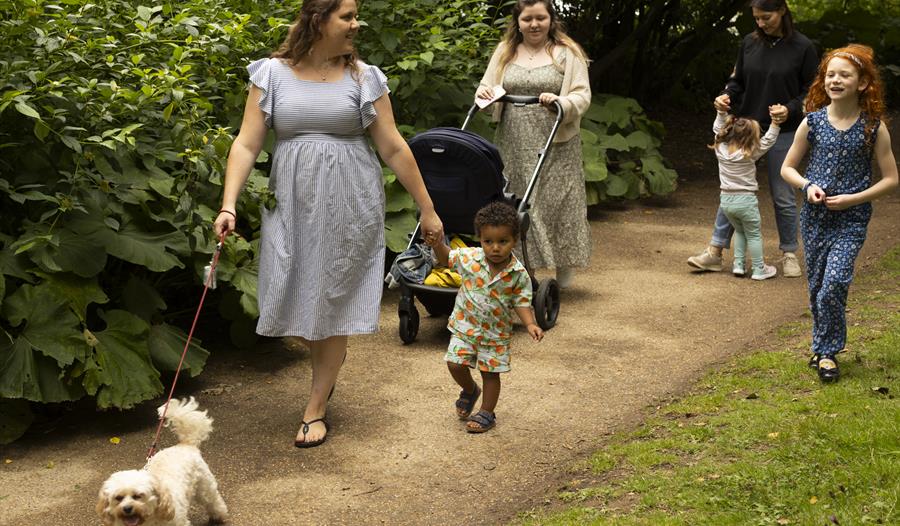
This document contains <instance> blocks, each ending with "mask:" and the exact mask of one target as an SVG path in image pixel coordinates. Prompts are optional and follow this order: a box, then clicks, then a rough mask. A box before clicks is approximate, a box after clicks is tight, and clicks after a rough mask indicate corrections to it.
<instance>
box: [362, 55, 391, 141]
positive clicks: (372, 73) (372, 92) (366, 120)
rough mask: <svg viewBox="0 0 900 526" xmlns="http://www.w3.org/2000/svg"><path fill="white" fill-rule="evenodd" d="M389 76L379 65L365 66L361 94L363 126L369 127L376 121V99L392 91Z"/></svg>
mask: <svg viewBox="0 0 900 526" xmlns="http://www.w3.org/2000/svg"><path fill="white" fill-rule="evenodd" d="M387 80H388V79H387V77H386V76H385V75H384V73H382V72H381V70H380V69H378V67H377V66H370V65H366V66H363V78H362V82H361V86H360V87H361V90H360V95H359V114H360V117H361V118H362V125H363V128H368V127H369V125H370V124H372V123H373V122H375V117H377V116H378V113H377V112H376V111H375V101H376V100H378V99H379V98H381V96H382V95H384V94H385V93H388V92H390V89H389V88H388V85H387Z"/></svg>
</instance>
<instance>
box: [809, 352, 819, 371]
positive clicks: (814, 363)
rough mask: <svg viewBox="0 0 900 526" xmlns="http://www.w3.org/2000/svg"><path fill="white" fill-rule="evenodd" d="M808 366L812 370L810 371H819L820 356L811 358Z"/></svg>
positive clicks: (816, 355) (814, 355) (815, 355)
mask: <svg viewBox="0 0 900 526" xmlns="http://www.w3.org/2000/svg"><path fill="white" fill-rule="evenodd" d="M808 365H809V368H810V369H818V368H819V355H818V354H813V355H812V356H811V357H810V358H809V364H808Z"/></svg>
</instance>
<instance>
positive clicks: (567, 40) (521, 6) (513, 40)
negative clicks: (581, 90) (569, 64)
mask: <svg viewBox="0 0 900 526" xmlns="http://www.w3.org/2000/svg"><path fill="white" fill-rule="evenodd" d="M535 4H543V5H544V7H545V8H547V13H549V14H550V31H549V32H548V33H547V54H549V55H550V58H551V59H552V60H553V65H554V66H556V68H557V69H562V68H561V66H560V65H559V64H557V63H556V57H554V56H553V53H552V51H553V46H565V47H567V48H569V49H570V50H572V52H573V53H575V56H577V57H578V58H581V59H583V60H585V61H587V60H588V57H587V53H585V52H584V49H582V48H581V46H579V45H578V43H577V42H575V41H574V40H572V37H570V36H569V35H567V34H566V29H565V25H564V24H563V23H562V21H561V20H560V19H559V15H557V14H556V8H555V7H553V2H551V1H550V0H519V1H518V2H516V5H515V6H513V10H512V14H511V15H510V19H509V24H508V25H507V26H506V33H505V34H504V35H503V39H502V40H501V42H502V43H503V44H505V47H504V49H503V54H501V55H500V63H499V64H500V72H501V75H502V72H503V70H504V69H505V68H506V66H507V65H509V63H510V62H512V59H513V57H515V56H516V48H518V47H519V44H521V43H522V41H523V40H524V39H523V38H522V33H521V32H519V16H520V15H521V14H522V11H524V10H525V8H526V7H531V6H533V5H535Z"/></svg>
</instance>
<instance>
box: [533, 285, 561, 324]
mask: <svg viewBox="0 0 900 526" xmlns="http://www.w3.org/2000/svg"><path fill="white" fill-rule="evenodd" d="M534 316H535V317H536V318H537V324H538V326H539V327H540V328H541V329H543V330H545V331H546V330H547V329H551V328H553V326H554V325H556V318H557V317H559V284H558V283H556V280H555V279H545V280H543V281H541V282H540V284H539V285H538V289H537V292H536V293H535V295H534Z"/></svg>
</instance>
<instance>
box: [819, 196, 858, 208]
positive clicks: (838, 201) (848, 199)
mask: <svg viewBox="0 0 900 526" xmlns="http://www.w3.org/2000/svg"><path fill="white" fill-rule="evenodd" d="M823 197H824V198H825V206H826V207H827V208H828V209H829V210H846V209H847V208H850V207H851V206H854V205H855V204H856V202H855V200H854V199H853V197H852V196H850V195H848V194H841V195H830V196H827V197H825V196H824V194H823Z"/></svg>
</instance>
